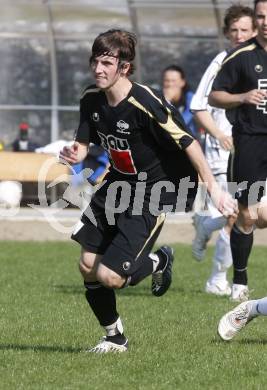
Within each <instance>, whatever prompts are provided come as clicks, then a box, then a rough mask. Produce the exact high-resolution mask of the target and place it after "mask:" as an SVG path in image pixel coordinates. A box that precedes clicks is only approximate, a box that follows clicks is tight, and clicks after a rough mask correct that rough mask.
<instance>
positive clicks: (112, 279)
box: [96, 267, 124, 289]
mask: <svg viewBox="0 0 267 390" xmlns="http://www.w3.org/2000/svg"><path fill="white" fill-rule="evenodd" d="M96 278H97V280H98V281H99V282H100V283H101V284H103V285H104V286H105V287H108V288H114V289H116V288H121V287H122V285H123V283H124V280H123V278H122V277H121V276H120V275H118V274H116V273H115V272H114V271H112V270H109V269H108V268H107V267H104V268H103V267H99V268H98V270H97V272H96Z"/></svg>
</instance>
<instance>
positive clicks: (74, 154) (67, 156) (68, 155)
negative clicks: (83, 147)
mask: <svg viewBox="0 0 267 390" xmlns="http://www.w3.org/2000/svg"><path fill="white" fill-rule="evenodd" d="M78 148H79V144H78V143H77V142H74V143H73V145H71V146H64V148H63V149H62V150H61V151H60V153H59V160H64V161H67V162H68V163H69V164H77V163H78V162H79V160H78Z"/></svg>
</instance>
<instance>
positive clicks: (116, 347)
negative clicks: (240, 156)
mask: <svg viewBox="0 0 267 390" xmlns="http://www.w3.org/2000/svg"><path fill="white" fill-rule="evenodd" d="M135 44H136V39H135V36H134V35H133V34H131V33H129V32H127V31H121V30H109V31H107V32H105V33H102V34H100V35H99V36H98V37H97V38H96V39H95V41H94V43H93V46H92V55H91V57H90V68H91V71H92V74H93V76H94V79H95V85H94V86H91V87H88V88H86V89H85V91H84V92H83V94H82V97H81V101H80V124H79V127H78V130H77V133H76V137H75V142H74V144H73V145H72V146H71V147H65V148H64V149H63V150H62V151H61V153H60V156H61V158H62V159H64V160H65V161H67V162H68V163H70V164H74V163H77V162H79V161H82V160H83V159H84V158H85V156H86V155H87V150H88V144H89V143H90V142H93V143H95V144H101V145H102V146H103V147H104V148H105V149H106V151H107V152H108V154H109V157H110V164H111V166H110V169H109V172H108V173H107V175H106V177H105V179H104V181H103V183H101V185H100V188H99V189H98V190H97V191H96V192H95V194H94V196H93V197H92V200H91V203H90V205H89V206H88V209H87V210H86V211H85V212H84V214H83V216H82V218H81V221H80V222H79V223H78V225H77V227H76V229H75V231H74V233H73V235H72V238H73V239H74V240H76V241H77V242H79V243H80V245H81V247H82V252H81V259H80V271H81V274H82V276H83V278H84V285H85V288H86V299H87V301H88V303H89V305H90V307H91V309H92V311H93V313H94V314H95V316H96V318H97V319H98V321H99V323H100V325H101V326H103V327H104V329H105V331H106V336H105V337H104V338H103V339H102V340H101V341H100V342H99V343H98V344H97V345H96V346H95V347H94V348H92V349H90V350H89V351H91V352H96V353H106V352H112V351H115V352H124V351H127V349H128V340H127V339H126V337H125V335H124V332H123V327H122V322H121V320H120V317H119V314H118V312H117V308H116V297H115V291H114V290H115V289H118V288H123V287H127V286H128V285H131V286H134V285H136V284H137V283H139V282H140V281H141V280H143V279H144V278H145V277H146V276H148V275H152V293H153V294H154V295H156V296H161V295H163V294H164V293H165V292H166V291H167V290H168V288H169V286H170V283H171V270H172V261H173V253H172V250H171V248H169V247H166V246H164V247H161V248H160V249H159V250H158V251H157V252H155V253H150V252H151V250H152V247H153V244H154V243H155V240H156V238H157V237H158V235H159V233H160V230H161V228H162V226H163V221H164V219H165V213H166V209H167V208H168V210H169V211H171V210H174V209H176V208H177V207H179V206H181V204H179V201H177V200H178V199H179V196H177V194H178V187H179V181H180V179H183V178H185V177H189V178H190V180H191V181H194V183H193V186H192V188H190V190H189V192H188V196H187V201H188V202H190V201H192V199H193V198H194V195H195V192H196V186H197V172H199V174H200V176H201V178H202V180H203V181H204V182H206V183H207V188H208V191H209V192H212V197H213V199H214V202H215V204H216V205H217V207H218V208H219V209H220V210H221V211H222V212H223V213H224V215H226V216H227V215H235V214H236V211H237V207H236V203H235V201H234V199H233V198H232V197H231V196H230V195H229V194H228V193H225V192H223V191H221V190H220V188H218V185H217V183H216V181H215V179H214V177H213V176H212V174H211V172H210V170H209V168H208V165H207V163H206V161H205V159H204V156H203V154H202V151H201V149H200V147H199V145H198V143H197V141H195V140H194V138H193V136H192V135H191V134H190V132H189V130H188V129H187V128H186V126H185V124H184V122H183V120H182V119H181V117H180V116H179V114H177V113H176V112H174V111H172V108H171V107H168V106H167V103H164V102H163V100H162V99H161V97H160V96H157V95H156V94H155V93H154V92H153V91H152V90H151V89H150V88H148V87H146V86H143V85H139V84H136V83H133V82H131V81H130V80H129V78H128V76H129V75H130V74H131V73H132V72H133V64H132V63H133V60H134V57H135ZM180 187H182V185H181V186H180ZM193 187H194V188H193ZM180 190H183V188H179V192H180ZM182 192H183V191H182ZM180 198H183V197H182V196H181V197H180Z"/></svg>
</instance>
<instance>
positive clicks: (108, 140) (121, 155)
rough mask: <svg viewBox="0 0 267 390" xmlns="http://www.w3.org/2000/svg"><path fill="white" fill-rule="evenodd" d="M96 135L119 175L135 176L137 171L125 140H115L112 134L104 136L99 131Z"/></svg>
mask: <svg viewBox="0 0 267 390" xmlns="http://www.w3.org/2000/svg"><path fill="white" fill-rule="evenodd" d="M98 135H99V137H100V139H101V145H102V146H103V148H104V149H105V150H106V151H107V152H108V153H109V156H110V158H111V160H112V163H113V164H112V165H113V167H114V168H115V169H116V170H117V171H119V172H121V173H125V174H127V175H135V174H136V173H137V170H136V168H135V165H134V162H133V158H132V152H131V149H130V145H129V143H128V141H127V139H123V138H117V137H115V136H114V135H112V134H109V135H105V134H103V133H101V132H100V131H98Z"/></svg>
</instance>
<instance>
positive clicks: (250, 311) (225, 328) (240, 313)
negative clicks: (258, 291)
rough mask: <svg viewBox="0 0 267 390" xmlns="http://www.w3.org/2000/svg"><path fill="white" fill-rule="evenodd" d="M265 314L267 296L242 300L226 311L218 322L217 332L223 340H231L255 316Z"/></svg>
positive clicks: (266, 310) (266, 313)
mask: <svg viewBox="0 0 267 390" xmlns="http://www.w3.org/2000/svg"><path fill="white" fill-rule="evenodd" d="M260 315H263V316H267V297H265V298H262V299H255V300H252V301H247V302H242V303H241V304H240V305H238V306H236V307H235V308H234V309H233V310H231V311H230V312H228V313H226V314H225V315H224V316H223V317H222V318H221V319H220V322H219V325H218V333H219V335H220V337H221V338H222V339H223V340H231V339H232V338H233V337H234V336H235V335H236V334H237V333H239V332H240V331H241V330H242V329H243V328H244V327H245V326H246V325H247V324H248V323H249V322H250V321H251V320H253V319H254V318H255V317H257V316H260Z"/></svg>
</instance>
